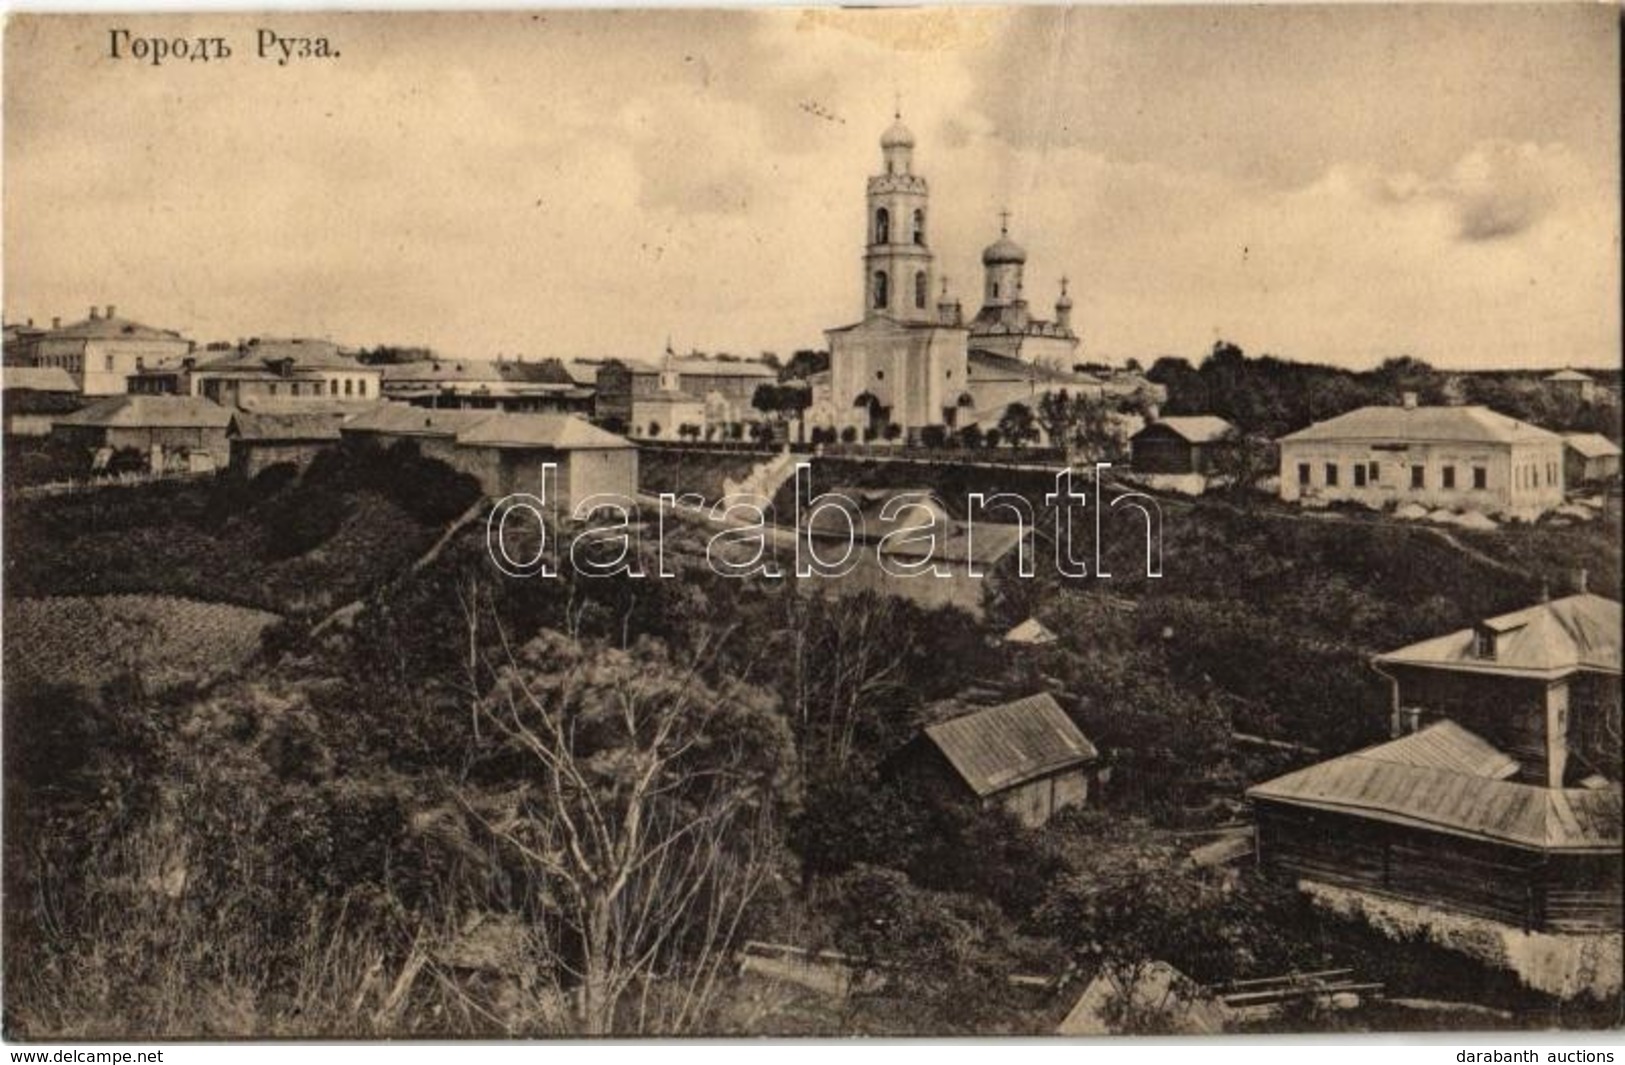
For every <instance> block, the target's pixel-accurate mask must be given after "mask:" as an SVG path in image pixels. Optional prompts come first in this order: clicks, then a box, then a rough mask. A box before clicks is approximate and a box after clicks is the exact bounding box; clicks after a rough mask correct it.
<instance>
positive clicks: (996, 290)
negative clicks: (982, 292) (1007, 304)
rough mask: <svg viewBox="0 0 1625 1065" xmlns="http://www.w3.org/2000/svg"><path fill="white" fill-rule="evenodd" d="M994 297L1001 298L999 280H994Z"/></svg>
mask: <svg viewBox="0 0 1625 1065" xmlns="http://www.w3.org/2000/svg"><path fill="white" fill-rule="evenodd" d="M993 298H994V299H998V298H999V283H998V282H997V281H995V282H993Z"/></svg>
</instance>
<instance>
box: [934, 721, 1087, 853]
mask: <svg viewBox="0 0 1625 1065" xmlns="http://www.w3.org/2000/svg"><path fill="white" fill-rule="evenodd" d="M1099 762H1100V753H1099V752H1098V751H1096V750H1095V745H1094V744H1092V743H1090V742H1089V740H1088V739H1087V738H1086V737H1085V736H1084V734H1083V733H1082V732H1081V731H1079V730H1078V726H1077V725H1075V724H1073V723H1072V719H1071V718H1069V717H1067V716H1066V713H1065V712H1064V711H1063V710H1062V709H1061V707H1060V705H1059V704H1058V703H1056V701H1055V698H1054V697H1053V696H1051V695H1049V694H1048V693H1039V694H1037V695H1029V696H1027V697H1025V698H1022V699H1017V700H1015V701H1014V702H1009V703H1003V704H1001V705H998V706H989V707H986V708H985V709H981V710H976V711H973V712H971V713H968V714H961V715H960V716H958V717H953V718H949V719H947V720H945V721H940V722H938V723H936V724H934V725H928V726H927V727H926V728H925V729H924V731H923V732H922V733H921V734H920V735H919V736H918V737H917V738H916V739H915V740H914V742H913V743H911V744H910V745H909V746H908V747H907V748H905V749H904V752H903V756H902V766H903V771H904V773H905V774H907V775H908V776H910V777H911V778H912V779H913V780H914V781H915V782H916V783H918V784H919V785H920V786H921V787H923V788H925V789H927V790H929V791H932V792H935V793H936V794H938V795H939V796H941V797H944V798H946V799H949V800H958V801H967V802H971V803H974V804H975V805H976V806H978V807H979V808H981V809H984V810H985V809H992V808H995V807H998V808H1002V809H1004V810H1007V811H1009V812H1010V813H1011V814H1013V815H1014V816H1015V817H1016V818H1017V819H1018V820H1019V821H1020V822H1021V823H1022V824H1024V825H1026V826H1027V827H1029V828H1038V827H1040V826H1042V825H1044V824H1045V823H1046V822H1048V821H1049V819H1050V818H1051V817H1053V816H1055V814H1056V813H1058V812H1059V811H1061V810H1064V809H1066V808H1067V807H1069V806H1082V805H1083V804H1085V803H1086V802H1088V801H1089V796H1090V792H1091V790H1092V788H1093V786H1096V785H1098V783H1099V774H1098V770H1099Z"/></svg>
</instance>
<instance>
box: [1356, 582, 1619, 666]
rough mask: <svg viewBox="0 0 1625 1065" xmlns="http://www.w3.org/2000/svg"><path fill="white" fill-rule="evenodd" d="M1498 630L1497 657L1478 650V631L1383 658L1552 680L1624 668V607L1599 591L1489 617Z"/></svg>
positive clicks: (1458, 633) (1488, 622)
mask: <svg viewBox="0 0 1625 1065" xmlns="http://www.w3.org/2000/svg"><path fill="white" fill-rule="evenodd" d="M1483 624H1484V626H1485V627H1486V628H1489V629H1492V630H1494V631H1495V632H1496V633H1497V636H1496V640H1495V657H1494V658H1481V657H1479V656H1478V654H1477V647H1476V644H1475V639H1474V638H1475V636H1476V630H1475V629H1460V630H1458V631H1456V632H1452V633H1450V634H1448V635H1445V636H1436V637H1434V638H1433V639H1430V640H1423V641H1421V642H1420V643H1413V644H1411V645H1409V646H1408V647H1401V648H1400V649H1399V650H1397V651H1389V652H1388V653H1386V654H1381V655H1378V656H1377V657H1376V660H1377V661H1378V662H1393V663H1397V664H1401V665H1416V666H1432V667H1435V668H1439V669H1456V670H1463V671H1468V672H1479V673H1504V674H1513V675H1520V676H1522V675H1536V676H1543V677H1549V678H1555V677H1561V676H1565V675H1567V674H1569V673H1573V672H1575V671H1577V670H1582V669H1584V670H1593V671H1596V672H1601V673H1618V672H1619V671H1620V608H1619V604H1618V603H1617V602H1615V601H1614V600H1612V599H1604V598H1603V597H1602V596H1600V595H1591V594H1589V593H1588V594H1582V595H1571V596H1567V597H1565V598H1563V599H1554V600H1552V601H1551V602H1549V603H1537V604H1536V605H1534V606H1532V607H1526V608H1524V609H1523V610H1516V611H1513V612H1512V613H1510V614H1501V615H1499V616H1497V617H1493V618H1488V619H1486V620H1485V621H1484V623H1483Z"/></svg>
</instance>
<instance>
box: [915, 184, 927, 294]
mask: <svg viewBox="0 0 1625 1065" xmlns="http://www.w3.org/2000/svg"><path fill="white" fill-rule="evenodd" d="M914 243H916V244H919V245H922V246H923V245H924V244H925V210H924V209H923V208H922V209H920V210H917V211H915V212H914ZM920 306H922V307H923V306H925V304H923V303H922V304H920Z"/></svg>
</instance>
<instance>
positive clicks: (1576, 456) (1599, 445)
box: [1563, 433, 1619, 488]
mask: <svg viewBox="0 0 1625 1065" xmlns="http://www.w3.org/2000/svg"><path fill="white" fill-rule="evenodd" d="M1618 476H1619V445H1618V444H1616V443H1614V442H1613V441H1612V440H1610V439H1608V438H1607V437H1606V436H1603V435H1602V434H1601V433H1564V434H1563V480H1564V481H1565V483H1567V484H1568V485H1569V487H1571V488H1572V487H1574V486H1576V485H1582V484H1596V483H1598V482H1600V481H1606V480H1608V479H1609V478H1612V477H1618Z"/></svg>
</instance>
